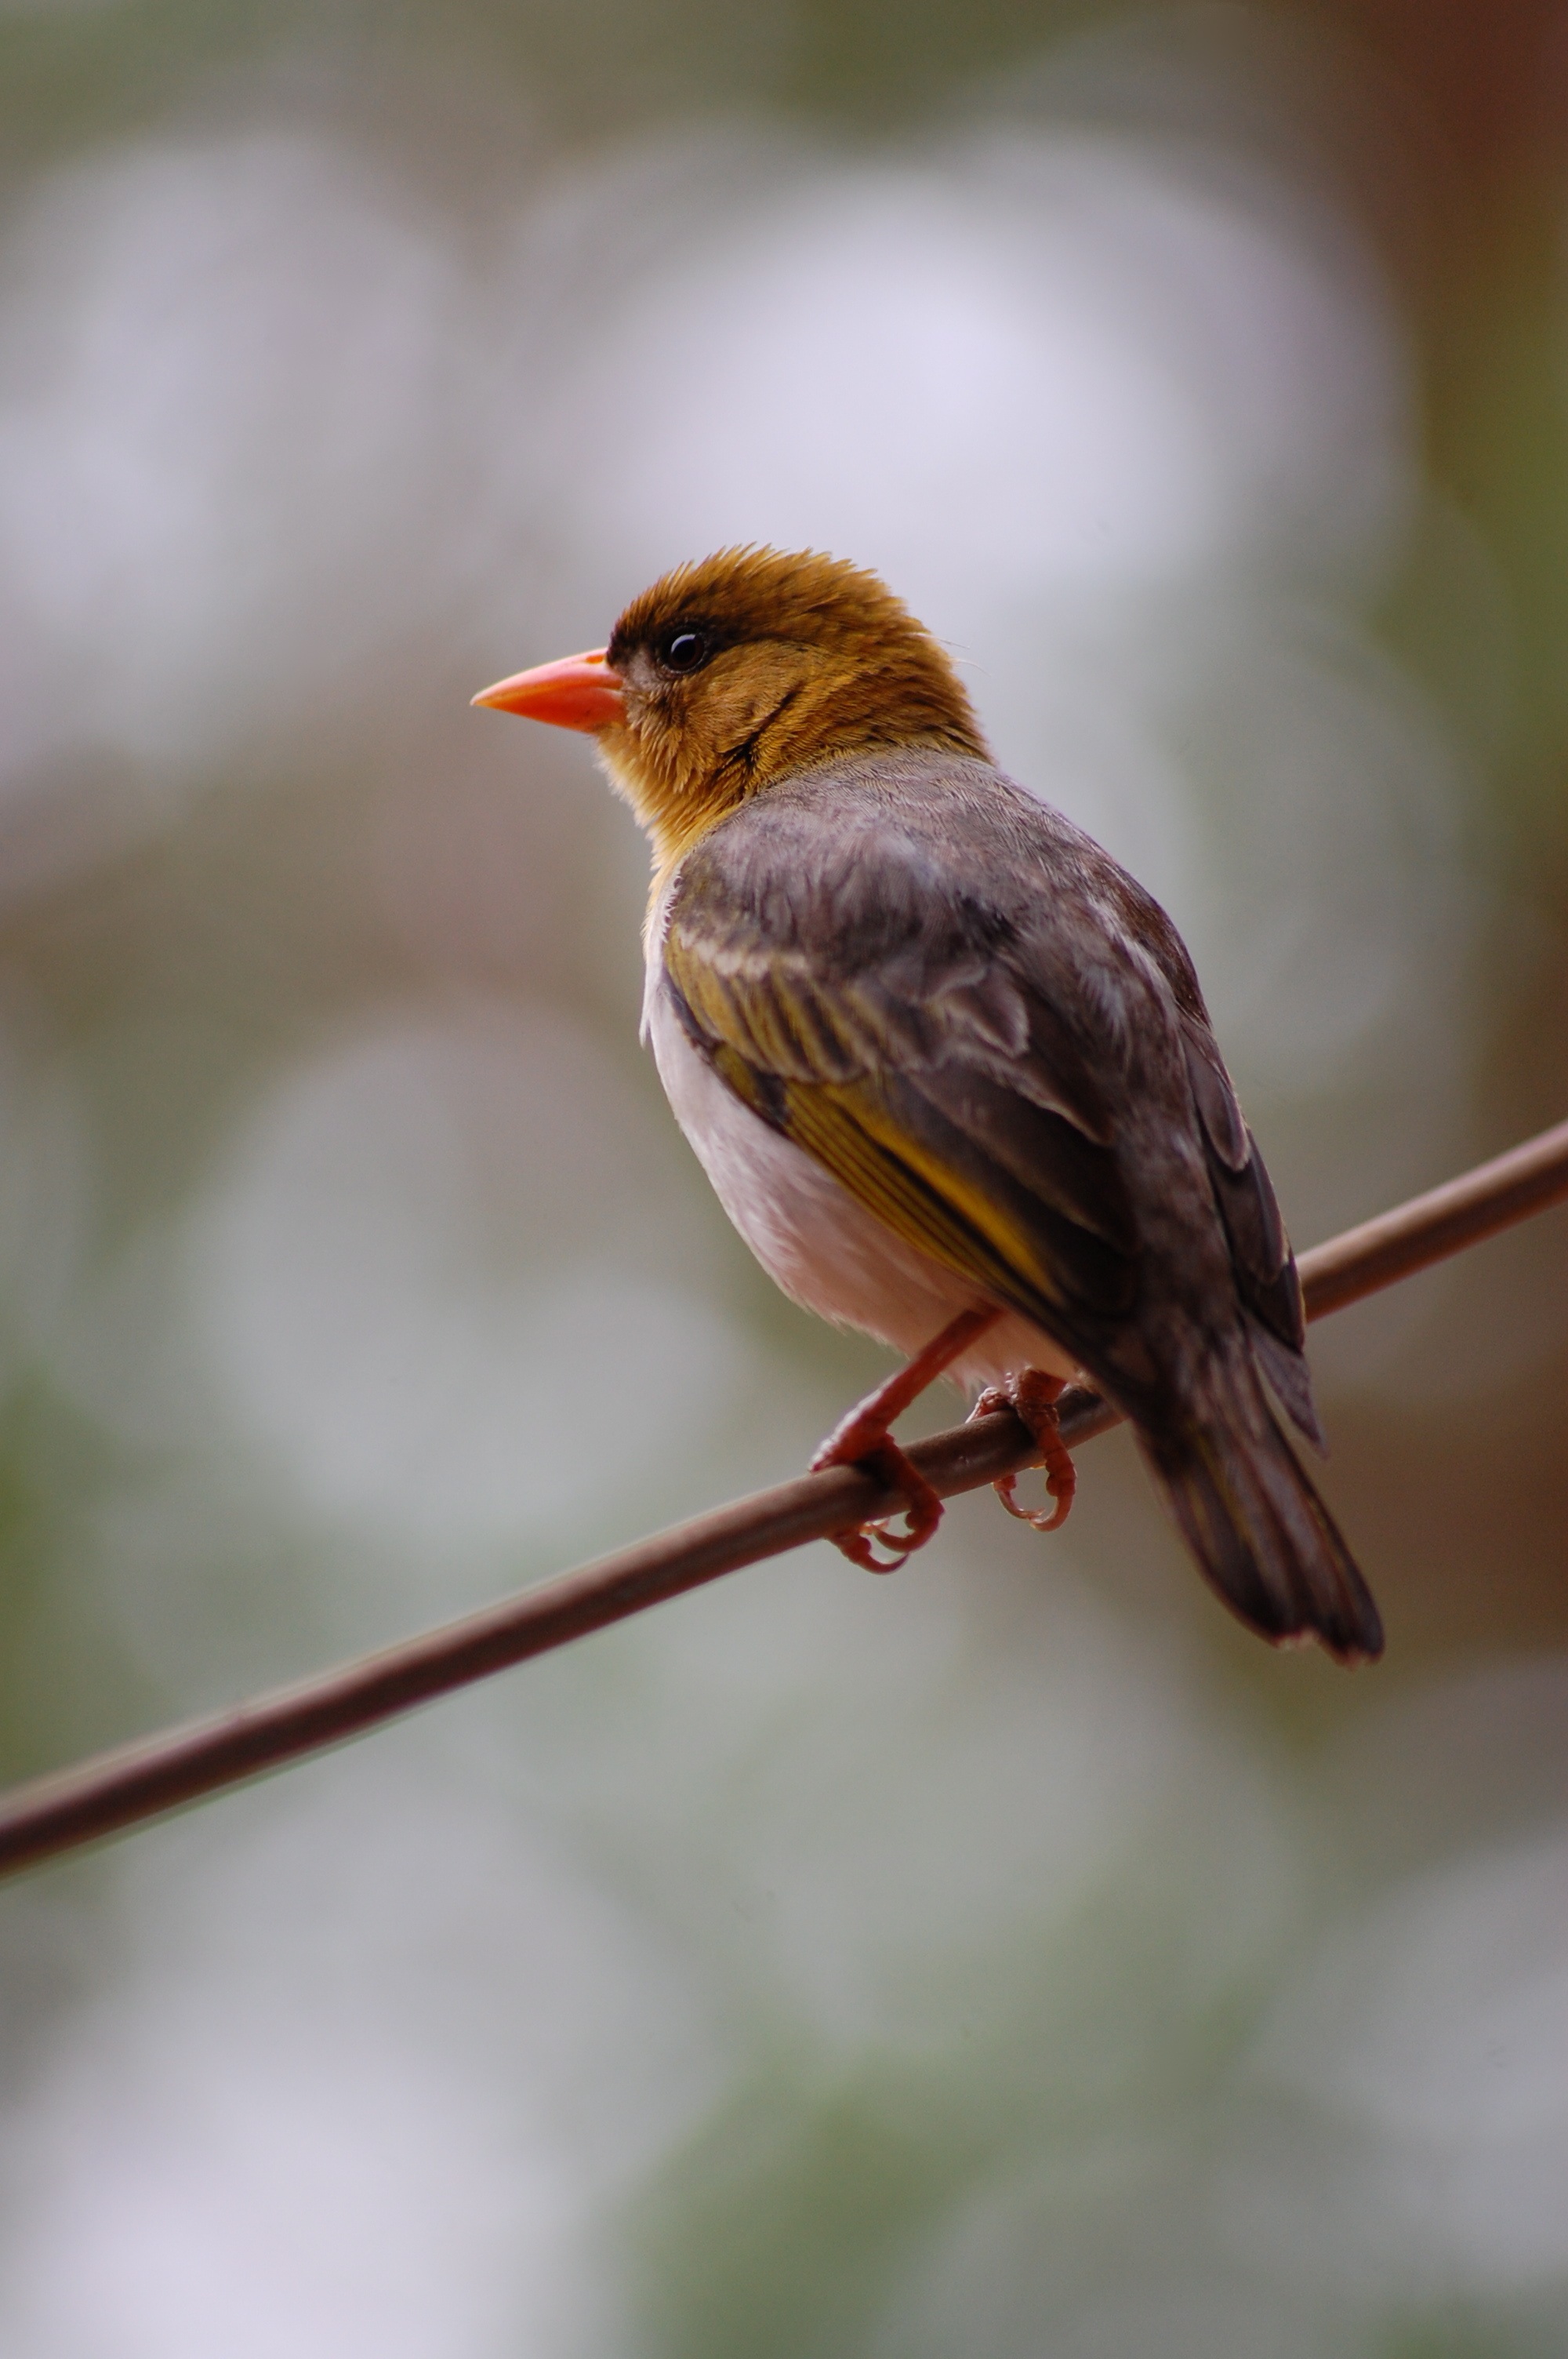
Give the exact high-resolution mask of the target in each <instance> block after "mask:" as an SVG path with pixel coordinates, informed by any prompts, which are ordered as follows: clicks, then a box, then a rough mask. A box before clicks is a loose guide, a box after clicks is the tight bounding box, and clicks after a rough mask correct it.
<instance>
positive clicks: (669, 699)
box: [474, 549, 986, 867]
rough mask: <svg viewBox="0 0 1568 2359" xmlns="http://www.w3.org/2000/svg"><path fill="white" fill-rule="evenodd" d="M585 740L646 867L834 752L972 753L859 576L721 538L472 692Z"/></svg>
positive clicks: (955, 711) (954, 714) (907, 640)
mask: <svg viewBox="0 0 1568 2359" xmlns="http://www.w3.org/2000/svg"><path fill="white" fill-rule="evenodd" d="M474 702H475V703H476V704H488V705H492V706H494V707H496V708H497V709H498V710H499V711H501V712H522V713H526V714H528V715H529V716H530V717H531V718H533V719H535V720H537V721H553V722H556V723H559V724H560V725H562V726H564V727H566V728H568V729H580V730H584V731H587V732H589V734H592V735H593V736H595V737H596V738H597V740H598V743H599V749H600V757H601V759H602V760H603V763H604V766H605V767H606V769H607V770H608V771H609V773H610V777H611V782H612V783H613V785H614V786H615V787H616V788H617V789H618V791H619V792H620V793H622V795H624V796H625V798H626V799H627V801H628V802H629V803H630V804H631V806H632V808H633V810H634V811H635V812H636V814H637V817H638V819H639V820H640V821H642V823H643V826H644V827H645V828H646V829H647V831H648V832H649V834H650V835H651V836H652V837H653V839H654V853H655V856H656V857H657V859H658V862H659V864H660V866H661V867H663V866H665V864H667V863H669V862H670V861H672V860H676V859H678V858H679V857H680V855H681V854H682V853H684V852H686V851H687V850H688V849H689V847H690V846H691V845H692V844H693V843H696V842H697V839H698V838H699V837H700V836H702V835H703V834H705V833H706V832H707V831H708V828H709V827H711V826H712V825H713V823H714V821H716V820H719V819H722V818H723V816H724V814H725V813H726V812H727V811H729V810H733V809H734V807H735V806H736V804H737V803H740V802H742V801H744V800H745V799H746V798H747V797H748V796H750V795H753V794H757V793H761V792H762V791H765V789H766V788H768V787H770V786H771V785H773V783H774V782H775V781H776V780H777V779H779V778H784V777H789V776H791V775H792V774H793V773H794V772H795V771H798V770H803V769H806V768H808V767H809V766H812V765H813V764H816V763H820V762H825V761H830V760H832V759H834V758H835V757H836V756H840V755H844V754H852V753H857V752H865V751H869V750H871V749H873V748H876V747H881V746H892V745H929V746H936V747H943V748H946V750H948V751H950V752H954V753H960V754H968V755H975V756H981V757H984V756H985V753H986V745H985V740H984V739H983V737H982V736H981V734H980V731H979V724H978V723H977V722H976V720H975V716H974V712H973V709H972V708H971V706H970V703H969V700H968V695H967V693H966V692H965V690H964V687H963V684H962V682H961V681H960V680H959V679H958V676H957V672H956V671H955V670H954V669H953V666H952V664H951V662H950V661H949V659H948V658H947V656H946V654H945V653H944V652H943V650H942V648H941V647H938V646H937V644H936V641H935V639H934V638H933V637H932V636H931V635H930V633H929V632H928V631H926V630H925V629H924V628H923V627H922V626H921V625H920V624H919V623H917V622H916V621H915V620H914V616H913V615H912V614H910V613H909V611H908V609H907V608H906V607H905V606H903V604H902V603H900V601H899V600H898V599H896V598H895V597H894V596H893V595H892V592H891V591H890V590H888V589H886V588H884V586H883V584H882V583H881V582H879V581H878V579H877V577H876V575H875V574H874V573H865V572H861V571H860V570H859V569H858V568H857V567H855V566H852V565H847V564H845V563H844V562H842V561H841V560H838V559H837V558H831V557H823V556H820V555H818V554H817V553H816V551H814V550H806V551H803V552H799V553H796V554H793V555H786V554H784V553H782V552H781V551H779V550H778V549H721V550H720V551H719V554H718V555H717V556H716V557H708V558H704V559H703V560H702V561H701V563H700V564H695V565H682V566H677V567H676V571H674V572H673V573H666V574H665V576H664V578H663V580H662V581H659V582H654V586H653V588H652V589H651V590H644V591H643V594H642V596H641V597H639V598H634V599H633V601H632V603H631V604H630V605H629V606H628V607H627V609H626V611H625V613H624V614H622V617H621V619H620V621H619V622H618V623H617V624H616V625H615V628H614V630H613V631H612V632H611V636H610V642H609V645H608V646H607V647H598V648H594V649H593V650H591V651H590V652H589V654H587V655H581V656H568V658H566V659H565V660H564V661H562V662H559V663H553V664H541V665H539V666H538V668H537V669H535V670H533V671H524V672H519V673H517V674H516V675H515V676H514V678H513V679H503V680H499V681H497V683H496V685H495V686H494V687H493V688H487V689H486V690H484V691H483V693H482V694H481V695H480V696H476V697H475V699H474Z"/></svg>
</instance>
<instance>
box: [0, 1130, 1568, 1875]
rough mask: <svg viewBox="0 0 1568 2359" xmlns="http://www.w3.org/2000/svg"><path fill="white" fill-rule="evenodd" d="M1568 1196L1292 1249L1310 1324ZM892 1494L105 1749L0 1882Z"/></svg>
mask: <svg viewBox="0 0 1568 2359" xmlns="http://www.w3.org/2000/svg"><path fill="white" fill-rule="evenodd" d="M1564 1197H1568V1122H1564V1123H1560V1124H1559V1125H1557V1126H1556V1128H1555V1129H1553V1130H1549V1131H1545V1132H1543V1133H1542V1134H1541V1136H1540V1137H1539V1138H1534V1139H1531V1140H1530V1141H1529V1142H1528V1143H1527V1144H1526V1145H1525V1146H1523V1147H1515V1148H1514V1149H1513V1150H1512V1152H1511V1153H1509V1154H1508V1155H1501V1156H1498V1158H1497V1159H1496V1161H1494V1162H1491V1163H1484V1164H1482V1165H1481V1166H1480V1167H1479V1168H1478V1169H1476V1170H1474V1171H1471V1172H1467V1173H1466V1174H1465V1177H1464V1178H1463V1179H1461V1180H1451V1181H1450V1182H1449V1183H1448V1184H1447V1185H1446V1186H1445V1187H1442V1188H1434V1189H1433V1190H1432V1192H1431V1193H1430V1194H1429V1195H1425V1196H1418V1197H1416V1198H1415V1199H1414V1200H1413V1201H1411V1202H1410V1203H1408V1204H1402V1205H1400V1207H1399V1208H1398V1210H1397V1211H1395V1212H1385V1213H1383V1214H1382V1215H1381V1216H1380V1217H1379V1219H1377V1220H1374V1221H1368V1222H1367V1223H1365V1224H1364V1225H1363V1226H1362V1227H1360V1228H1358V1229H1351V1230H1349V1231H1348V1232H1347V1233H1346V1234H1345V1235H1344V1236H1340V1237H1336V1238H1334V1239H1333V1240H1331V1242H1330V1243H1329V1244H1327V1245H1319V1246H1317V1247H1316V1248H1315V1250H1314V1251H1313V1252H1311V1253H1308V1254H1304V1255H1303V1256H1302V1264H1301V1269H1302V1281H1303V1288H1304V1291H1305V1295H1306V1302H1307V1315H1308V1317H1309V1318H1321V1317H1323V1316H1324V1314H1325V1312H1327V1311H1330V1310H1340V1309H1342V1308H1343V1307H1344V1306H1345V1305H1346V1303H1350V1302H1356V1301H1358V1300H1359V1299H1361V1298H1362V1297H1363V1296H1364V1295H1368V1294H1372V1293H1375V1292H1377V1290H1378V1289H1379V1288H1380V1287H1384V1286H1390V1285H1392V1284H1393V1283H1394V1281H1395V1280H1396V1279H1398V1278H1401V1277H1408V1276H1409V1275H1410V1274H1411V1272H1412V1271H1413V1270H1417V1269H1422V1268H1424V1267H1426V1266H1427V1265H1428V1264H1430V1263H1433V1262H1436V1261H1441V1260H1443V1259H1444V1258H1445V1257H1446V1256H1448V1255H1450V1254H1454V1253H1458V1252H1459V1251H1460V1250H1461V1249H1462V1248H1463V1247H1465V1246H1466V1245H1476V1244H1479V1243H1480V1241H1481V1240H1482V1239H1483V1238H1484V1237H1489V1236H1492V1235H1495V1234H1497V1232H1498V1230H1500V1229H1505V1228H1509V1227H1511V1226H1512V1224H1513V1223H1515V1222H1516V1221H1522V1220H1524V1219H1526V1218H1528V1217H1529V1215H1530V1213H1532V1212H1542V1211H1544V1210H1545V1208H1546V1207H1547V1206H1548V1205H1549V1204H1554V1203H1557V1202H1559V1201H1562V1200H1563V1198H1564ZM1060 1414H1061V1420H1062V1431H1063V1436H1064V1439H1065V1440H1066V1441H1067V1443H1068V1444H1069V1446H1070V1447H1072V1448H1074V1449H1076V1447H1077V1445H1078V1444H1079V1443H1080V1442H1083V1441H1087V1440H1090V1439H1091V1438H1092V1437H1093V1436H1094V1435H1095V1434H1097V1433H1103V1432H1105V1431H1106V1430H1107V1429H1108V1427H1110V1426H1112V1425H1115V1424H1116V1423H1118V1421H1119V1420H1118V1417H1117V1413H1116V1411H1115V1410H1114V1409H1113V1408H1110V1407H1109V1406H1108V1403H1106V1402H1105V1401H1103V1400H1101V1399H1100V1398H1099V1397H1098V1395H1096V1394H1094V1393H1090V1392H1086V1391H1083V1390H1081V1389H1077V1388H1075V1389H1074V1390H1072V1391H1070V1392H1067V1393H1065V1394H1064V1396H1063V1397H1062V1402H1061V1405H1060ZM909 1454H910V1456H911V1457H912V1458H913V1459H914V1462H915V1464H916V1465H917V1466H918V1467H919V1468H920V1471H921V1473H923V1474H924V1475H925V1478H926V1480H927V1481H928V1482H929V1483H930V1484H932V1485H933V1486H934V1488H935V1490H937V1491H938V1492H940V1493H941V1495H943V1496H944V1497H945V1498H946V1497H950V1496H952V1495H954V1494H955V1493H957V1492H960V1491H973V1490H978V1489H979V1487H980V1485H981V1484H986V1483H992V1482H995V1480H996V1479H997V1477H998V1476H999V1475H1001V1474H1011V1473H1018V1472H1019V1471H1020V1470H1021V1469H1022V1468H1023V1467H1025V1466H1029V1465H1031V1464H1033V1462H1034V1461H1035V1457H1036V1452H1035V1449H1034V1445H1033V1441H1032V1440H1031V1439H1030V1437H1029V1436H1028V1434H1027V1433H1026V1432H1025V1431H1024V1430H1023V1428H1022V1425H1021V1424H1020V1423H1019V1422H1018V1419H1016V1418H1015V1417H1014V1416H1013V1415H1012V1413H1011V1410H1000V1411H998V1412H997V1413H996V1414H994V1415H992V1416H989V1417H985V1418H981V1419H977V1421H976V1422H975V1423H974V1424H973V1425H962V1426H957V1427H955V1428H953V1429H952V1430H949V1431H948V1432H946V1433H938V1434H935V1435H934V1436H933V1437H932V1438H931V1440H928V1441H921V1442H916V1443H914V1446H913V1447H912V1448H911V1451H910V1453H909ZM898 1506H899V1500H898V1498H897V1496H896V1495H894V1494H893V1493H892V1492H890V1491H888V1490H887V1489H885V1488H884V1487H883V1486H882V1485H881V1484H879V1483H878V1482H876V1481H875V1480H873V1479H872V1478H871V1477H870V1476H868V1475H865V1474H861V1473H858V1472H857V1471H856V1470H855V1469H854V1468H852V1467H835V1468H833V1469H832V1470H831V1471H830V1472H828V1473H822V1474H803V1475H800V1476H798V1477H797V1478H796V1479H795V1481H794V1482H793V1483H781V1484H778V1485H777V1486H776V1487H775V1488H774V1489H773V1490H770V1491H759V1492H756V1493H754V1494H753V1495H752V1497H751V1498H749V1499H738V1500H736V1501H735V1502H734V1503H733V1504H732V1505H731V1506H727V1507H716V1508H714V1509H712V1510H711V1511H710V1512H709V1513H708V1514H707V1515H703V1516H696V1517H692V1519H691V1520H690V1522H688V1523H684V1524H677V1525H676V1527H674V1528H673V1529H672V1530H670V1531H667V1532H661V1533H658V1534H655V1535H654V1537H653V1538H650V1539H643V1540H637V1541H635V1542H634V1543H633V1546H632V1547H630V1548H624V1549H616V1550H615V1552H614V1553H613V1554H612V1555H611V1556H606V1557H600V1559H599V1560H597V1562H595V1563H593V1564H589V1565H584V1566H582V1567H581V1568H580V1569H579V1571H575V1572H565V1573H561V1574H560V1575H559V1576H558V1577H557V1579H555V1580H553V1581H546V1582H540V1583H538V1584H537V1586H536V1587H535V1588H532V1589H527V1590H524V1591H522V1592H521V1593H519V1594H518V1595H516V1596H514V1597H509V1598H506V1599H504V1600H503V1602H502V1603H500V1604H497V1605H491V1606H486V1607H485V1608H483V1609H482V1610H481V1612H480V1613H477V1614H465V1615H464V1616H463V1617H462V1619H461V1620H460V1621H457V1622H449V1623H446V1624H445V1625H442V1626H441V1627H440V1628H438V1629H436V1630H429V1631H426V1632H425V1633H423V1634H422V1635H421V1636H418V1637H416V1638H407V1639H404V1640H403V1641H402V1642H401V1643H400V1644H398V1645H397V1646H395V1647H383V1648H382V1649H381V1650H380V1651H379V1652H378V1653H375V1654H372V1655H362V1656H360V1657H358V1658H356V1659H355V1660H354V1661H352V1662H349V1663H344V1664H341V1665H340V1666H338V1668H337V1669H333V1670H329V1671H322V1672H319V1673H318V1674H316V1675H315V1676H314V1677H313V1678H311V1679H308V1680H299V1681H297V1683H296V1684H294V1685H293V1686H290V1687H284V1688H274V1689H272V1690H270V1691H269V1692H267V1693H266V1694H265V1695H260V1696H256V1697H254V1699H253V1700H252V1701H250V1702H249V1703H243V1704H239V1705H236V1706H234V1707H233V1708H232V1710H230V1711H227V1712H216V1713H214V1714H212V1715H211V1717H210V1718H208V1719H203V1720H197V1721H190V1722H188V1723H186V1724H185V1725H184V1726H183V1727H178V1728H174V1729H170V1730H168V1731H166V1732H165V1733H164V1734H161V1735H158V1736H152V1737H147V1738H145V1739H143V1740H140V1741H138V1742H136V1743H134V1744H131V1745H118V1746H116V1747H115V1748H114V1750H113V1751H112V1752H107V1753H99V1754H95V1755H94V1756H92V1758H91V1759H89V1760H86V1761H82V1762H80V1763H78V1764H77V1765H76V1767H73V1768H70V1769H64V1770H61V1771H59V1772H57V1773H55V1774H52V1775H50V1776H47V1777H37V1778H34V1779H32V1780H31V1781H30V1782H29V1783H27V1785H23V1786H18V1787H16V1788H14V1789H13V1790H12V1792H11V1793H10V1795H9V1796H6V1797H4V1798H0V1875H15V1874H16V1872H17V1871H19V1870H20V1869H22V1868H24V1867H30V1866H33V1865H36V1864H38V1862H39V1861H41V1860H46V1859H51V1858H55V1857H57V1856H58V1855H59V1854H60V1853H62V1852H68V1851H74V1850H76V1849H79V1848H80V1847H81V1845H83V1844H85V1843H96V1842H98V1841H100V1840H101V1839H102V1838H103V1836H105V1835H110V1834H114V1833H117V1832H121V1831H123V1830H124V1829H125V1828H127V1827H132V1826H135V1825H138V1824H140V1823H141V1822H142V1821H145V1820H147V1819H153V1818H157V1817H158V1816H160V1815H161V1814H162V1813H163V1812H164V1811H167V1810H176V1809H178V1808H179V1807H180V1806H181V1805H182V1804H184V1803H188V1802H193V1801H196V1800H198V1799H200V1797H202V1796H203V1795H207V1794H213V1793H217V1792H218V1791H220V1790H221V1789H222V1788H224V1787H227V1786H235V1785H239V1784H241V1783H243V1781H244V1780H245V1779H247V1778H251V1777H256V1776H258V1775H260V1774H261V1773H262V1772H264V1771H265V1770H270V1769H277V1768H281V1767H283V1766H284V1765H285V1764H286V1763H287V1762H291V1761H298V1760H301V1759H303V1758H304V1757H305V1756H308V1755H309V1754H312V1753H318V1752H320V1751H322V1750H323V1749H324V1748H325V1747H327V1746H329V1745H341V1743H342V1742H343V1741H344V1740H345V1739H346V1738H348V1737H351V1736H356V1735H358V1734H360V1733H361V1732H362V1730H364V1729H367V1728H373V1727H374V1726H376V1725H377V1724H378V1723H380V1722H383V1721H387V1720H392V1719H395V1717H396V1716H397V1715H398V1714H399V1713H401V1712H408V1711H410V1710H412V1708H413V1707H414V1706H415V1705H416V1704H421V1703H427V1702H429V1701H431V1700H432V1698H434V1697H436V1696H439V1695H445V1694H446V1693H448V1692H449V1690H451V1689H454V1688H460V1687H464V1686H466V1685H468V1684H469V1683H470V1681H472V1680H481V1679H486V1678H488V1677H489V1676H490V1674H491V1673H492V1671H500V1670H505V1669H507V1668H508V1667H509V1666H510V1665H512V1664H514V1663H520V1662H524V1661H525V1660H526V1659H527V1658H528V1657H529V1656H531V1655H542V1654H544V1653H546V1651H547V1650H548V1649H549V1648H551V1647H564V1646H565V1645H566V1644H567V1643H568V1640H569V1639H572V1638H580V1637H582V1636H585V1635H586V1634H587V1633H588V1632H589V1631H590V1630H601V1629H603V1628H604V1627H605V1626H606V1625H608V1624H610V1623H612V1622H621V1621H624V1620H625V1619H626V1617H627V1616H628V1615H629V1614H641V1613H643V1611H644V1610H645V1609H646V1608H647V1607H648V1606H650V1605H657V1604H659V1603H662V1602H663V1601H664V1600H665V1598H668V1597H678V1596H679V1595H680V1594H681V1593H682V1592H683V1591H684V1590H687V1589H697V1588H699V1587H700V1586H701V1585H702V1584H703V1582H708V1581H716V1580H717V1579H718V1578H719V1575H720V1574H721V1573H726V1572H734V1571H737V1570H738V1569H739V1568H740V1567H741V1565H746V1564H755V1563H757V1562H759V1561H760V1560H762V1559H763V1558H764V1557H770V1556H778V1555H781V1554H782V1553H783V1552H784V1550H785V1549H794V1548H799V1547H800V1546H801V1545H802V1544H803V1543H804V1542H805V1541H806V1540H815V1539H825V1538H828V1537H829V1536H830V1535H831V1534H832V1533H834V1532H839V1531H844V1530H847V1529H849V1527H851V1526H852V1525H856V1524H860V1523H866V1522H869V1521H871V1519H872V1518H873V1517H879V1516H884V1515H891V1514H893V1513H894V1512H895V1511H896V1510H897V1508H898Z"/></svg>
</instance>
